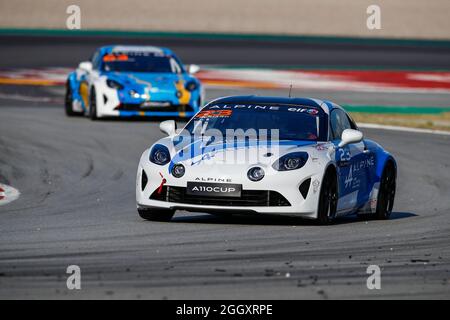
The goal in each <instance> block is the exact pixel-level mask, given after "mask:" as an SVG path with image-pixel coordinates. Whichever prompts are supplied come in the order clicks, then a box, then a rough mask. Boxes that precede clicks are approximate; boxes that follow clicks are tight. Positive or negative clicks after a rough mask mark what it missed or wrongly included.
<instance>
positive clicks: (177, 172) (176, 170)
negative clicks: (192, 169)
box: [172, 163, 186, 178]
mask: <svg viewBox="0 0 450 320" xmlns="http://www.w3.org/2000/svg"><path fill="white" fill-rule="evenodd" d="M185 171H186V169H185V168H184V166H183V165H182V164H181V163H178V164H176V165H174V166H173V168H172V175H173V176H174V177H175V178H181V177H182V176H184V172H185Z"/></svg>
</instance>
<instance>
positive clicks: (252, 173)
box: [247, 167, 264, 181]
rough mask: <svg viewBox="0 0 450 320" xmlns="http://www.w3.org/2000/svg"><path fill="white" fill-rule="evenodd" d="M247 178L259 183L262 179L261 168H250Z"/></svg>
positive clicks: (262, 172)
mask: <svg viewBox="0 0 450 320" xmlns="http://www.w3.org/2000/svg"><path fill="white" fill-rule="evenodd" d="M247 177H248V178H249V179H250V180H251V181H259V180H261V179H262V178H264V170H263V168H260V167H254V168H251V169H250V170H248V172H247Z"/></svg>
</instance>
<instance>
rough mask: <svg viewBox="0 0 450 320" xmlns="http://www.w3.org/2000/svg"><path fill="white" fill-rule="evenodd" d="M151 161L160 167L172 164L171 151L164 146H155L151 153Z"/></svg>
mask: <svg viewBox="0 0 450 320" xmlns="http://www.w3.org/2000/svg"><path fill="white" fill-rule="evenodd" d="M149 160H150V162H153V163H155V164H157V165H160V166H163V165H165V164H168V163H169V162H170V152H169V149H167V147H166V146H163V145H162V144H157V145H155V146H154V147H153V148H152V150H151V151H150V156H149Z"/></svg>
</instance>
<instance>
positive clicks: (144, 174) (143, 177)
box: [141, 170, 148, 191]
mask: <svg viewBox="0 0 450 320" xmlns="http://www.w3.org/2000/svg"><path fill="white" fill-rule="evenodd" d="M147 182H148V178H147V174H146V173H145V171H144V170H142V176H141V189H142V191H144V189H145V187H146V186H147Z"/></svg>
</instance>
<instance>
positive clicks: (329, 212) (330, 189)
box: [317, 170, 338, 225]
mask: <svg viewBox="0 0 450 320" xmlns="http://www.w3.org/2000/svg"><path fill="white" fill-rule="evenodd" d="M337 202H338V188H337V177H336V174H335V173H333V171H331V170H328V171H327V173H326V174H325V177H324V178H323V181H322V187H321V188H320V195H319V206H318V212H317V213H318V214H317V222H318V223H319V224H321V225H327V224H331V223H332V222H333V221H334V219H335V217H336V211H337Z"/></svg>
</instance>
